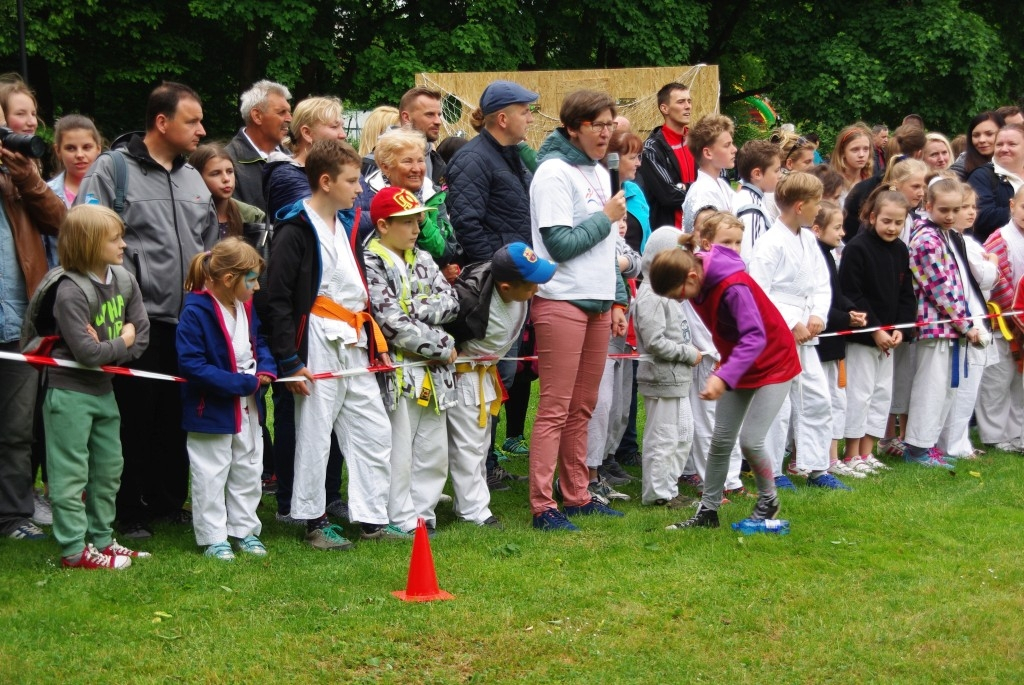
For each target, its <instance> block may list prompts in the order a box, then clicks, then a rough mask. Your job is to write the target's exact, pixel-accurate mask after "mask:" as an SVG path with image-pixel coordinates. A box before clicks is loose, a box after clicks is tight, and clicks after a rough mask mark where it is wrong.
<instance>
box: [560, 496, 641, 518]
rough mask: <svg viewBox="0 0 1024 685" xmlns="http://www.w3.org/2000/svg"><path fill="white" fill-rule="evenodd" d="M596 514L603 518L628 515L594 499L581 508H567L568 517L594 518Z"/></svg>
mask: <svg viewBox="0 0 1024 685" xmlns="http://www.w3.org/2000/svg"><path fill="white" fill-rule="evenodd" d="M594 514H600V515H601V516H619V517H622V516H625V515H626V514H625V513H623V512H621V511H617V510H615V509H612V508H611V507H609V506H607V505H604V504H601V503H600V502H598V501H597V500H596V499H592V500H590V501H589V502H587V503H586V504H584V505H583V506H581V507H570V506H566V508H565V515H566V516H592V515H594Z"/></svg>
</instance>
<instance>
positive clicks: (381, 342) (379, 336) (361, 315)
mask: <svg viewBox="0 0 1024 685" xmlns="http://www.w3.org/2000/svg"><path fill="white" fill-rule="evenodd" d="M310 313H312V314H316V315H317V316H320V317H323V318H325V319H332V320H334V321H343V322H345V323H347V324H348V325H349V326H351V327H352V328H354V329H356V331H358V330H359V329H360V328H361V327H362V326H363V324H367V323H368V324H370V330H371V331H372V333H373V342H374V344H375V345H376V348H377V354H383V353H384V352H387V351H388V341H387V340H385V338H384V333H383V332H382V331H381V330H380V326H378V325H377V322H376V321H375V320H374V318H373V317H372V316H370V313H369V312H368V311H366V310H365V309H364V310H363V311H361V312H354V311H352V310H351V309H348V308H347V307H343V306H342V305H340V304H338V303H337V302H335V301H334V300H332V299H331V298H329V297H325V296H323V295H319V296H317V298H316V300H315V301H314V302H313V308H312V309H311V310H310Z"/></svg>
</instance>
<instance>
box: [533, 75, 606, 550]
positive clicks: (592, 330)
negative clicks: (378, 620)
mask: <svg viewBox="0 0 1024 685" xmlns="http://www.w3.org/2000/svg"><path fill="white" fill-rule="evenodd" d="M615 115H616V111H615V101H614V100H613V99H612V98H611V96H610V95H608V94H607V93H600V92H597V91H590V90H578V91H575V92H573V93H570V94H569V95H567V96H566V97H565V99H564V100H563V101H562V106H561V109H560V111H559V119H560V120H561V123H562V126H560V127H559V128H557V129H555V130H554V131H553V132H552V133H551V134H550V135H549V136H548V137H547V139H546V140H545V141H544V144H543V145H541V148H540V151H539V152H538V155H537V159H538V161H539V162H540V164H539V166H538V167H537V172H536V174H534V177H533V183H532V184H531V185H530V224H531V232H532V235H533V246H534V249H535V250H536V251H537V254H538V255H539V256H541V257H544V258H547V259H551V260H553V261H555V262H557V263H558V270H557V271H556V272H555V276H554V278H552V279H551V281H549V282H548V283H545V284H544V285H542V286H540V289H539V290H538V292H537V295H536V296H535V297H534V298H533V305H532V313H531V315H532V317H533V323H534V330H535V333H536V346H537V356H538V366H539V370H540V404H539V406H538V408H537V418H536V421H535V422H534V424H533V436H532V440H531V444H530V509H531V511H532V513H533V526H534V527H535V528H538V529H541V530H569V531H573V530H577V528H576V526H574V525H573V524H572V523H570V522H569V520H568V519H567V518H566V516H579V515H591V514H598V515H604V516H622V512H619V511H616V510H614V509H611V508H609V507H607V506H605V505H603V504H601V503H600V502H598V501H597V500H594V499H592V498H591V495H590V492H589V490H588V486H589V485H590V477H589V471H588V469H587V427H588V424H589V419H590V416H591V414H592V412H593V410H594V405H595V404H596V403H597V394H598V387H599V384H600V381H601V375H602V373H603V372H604V362H605V357H606V355H607V350H608V340H609V338H610V336H611V335H625V332H626V315H625V305H626V290H625V285H624V284H623V282H622V279H621V278H620V277H619V272H618V265H617V263H616V260H615V243H616V239H617V237H618V232H617V231H615V230H613V227H614V226H616V225H617V224H618V222H619V221H621V220H622V219H623V218H624V217H625V215H626V200H625V197H624V195H623V193H622V192H621V191H619V192H615V193H614V194H613V192H612V187H611V178H610V176H609V173H608V170H607V169H605V168H604V167H603V166H601V165H600V164H598V163H597V162H598V160H600V159H602V158H603V157H604V156H605V154H606V153H607V151H608V143H609V141H610V140H611V137H612V134H613V133H614V132H615V128H616V124H615ZM556 466H557V467H558V472H559V481H560V490H561V493H562V497H563V502H564V504H565V513H564V514H563V512H561V511H559V509H558V505H557V504H556V503H555V500H554V496H553V495H554V485H553V482H552V479H553V477H554V474H555V467H556Z"/></svg>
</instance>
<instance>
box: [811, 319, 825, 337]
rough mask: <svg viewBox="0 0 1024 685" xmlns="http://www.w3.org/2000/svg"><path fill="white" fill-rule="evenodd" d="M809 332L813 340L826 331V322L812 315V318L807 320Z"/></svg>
mask: <svg viewBox="0 0 1024 685" xmlns="http://www.w3.org/2000/svg"><path fill="white" fill-rule="evenodd" d="M807 330H808V332H809V333H810V334H811V338H813V337H815V336H816V335H818V333H821V332H822V331H823V330H825V322H824V321H822V320H821V319H819V318H818V317H816V316H813V315H812V316H811V318H809V319H807ZM808 339H810V338H808Z"/></svg>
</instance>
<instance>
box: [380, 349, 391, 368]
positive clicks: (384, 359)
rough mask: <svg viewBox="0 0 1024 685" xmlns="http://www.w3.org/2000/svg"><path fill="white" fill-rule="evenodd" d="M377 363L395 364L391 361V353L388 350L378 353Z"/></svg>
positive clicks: (382, 364)
mask: <svg viewBox="0 0 1024 685" xmlns="http://www.w3.org/2000/svg"><path fill="white" fill-rule="evenodd" d="M377 363H378V364H380V365H381V366H394V364H392V363H391V355H390V354H388V353H387V352H381V353H380V354H378V355H377Z"/></svg>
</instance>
